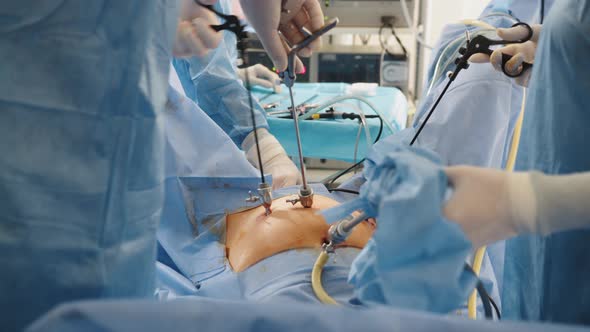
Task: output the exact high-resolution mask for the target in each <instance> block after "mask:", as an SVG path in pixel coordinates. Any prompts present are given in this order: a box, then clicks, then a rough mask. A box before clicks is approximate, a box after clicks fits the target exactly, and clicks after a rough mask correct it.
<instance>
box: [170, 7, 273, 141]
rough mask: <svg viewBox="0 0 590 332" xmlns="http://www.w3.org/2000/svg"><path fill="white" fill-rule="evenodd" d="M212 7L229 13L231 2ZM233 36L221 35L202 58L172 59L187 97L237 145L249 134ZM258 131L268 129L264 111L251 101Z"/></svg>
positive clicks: (249, 120)
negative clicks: (219, 41) (213, 46)
mask: <svg viewBox="0 0 590 332" xmlns="http://www.w3.org/2000/svg"><path fill="white" fill-rule="evenodd" d="M215 8H216V9H217V10H219V11H221V12H224V13H229V12H230V8H231V2H230V1H228V0H220V1H219V2H218V3H217V4H216V5H215ZM236 60H237V49H236V36H235V35H234V34H233V33H232V32H229V31H224V32H223V40H222V42H221V43H220V44H219V46H218V47H217V48H216V49H215V50H212V51H210V52H209V54H208V55H207V56H206V57H203V58H197V57H193V58H189V59H174V61H173V63H174V67H175V68H176V71H177V72H178V76H179V77H180V81H181V83H182V86H183V88H184V91H185V92H186V95H187V96H188V97H189V98H190V99H192V100H193V101H195V102H196V103H197V104H198V105H199V107H200V108H201V109H202V110H204V111H205V112H206V113H207V114H208V115H209V116H210V117H211V119H213V121H215V123H217V124H218V125H219V126H220V127H221V128H222V129H223V131H225V132H226V133H227V134H228V135H229V137H231V139H232V140H233V141H234V143H235V144H236V145H237V146H241V144H242V142H243V141H244V139H245V138H246V136H248V134H249V133H251V132H252V128H253V127H252V116H251V114H250V104H249V101H248V90H246V88H245V87H244V85H243V84H242V82H241V81H240V79H239V78H238V74H237V67H236ZM253 106H254V112H255V118H256V126H257V128H267V129H268V124H267V122H266V117H265V114H264V110H263V109H262V107H261V106H260V104H259V103H258V102H257V101H256V100H253Z"/></svg>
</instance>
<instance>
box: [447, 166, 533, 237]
mask: <svg viewBox="0 0 590 332" xmlns="http://www.w3.org/2000/svg"><path fill="white" fill-rule="evenodd" d="M445 172H446V174H447V176H448V181H449V183H450V185H451V186H452V187H453V195H452V196H451V198H450V199H449V201H448V202H447V203H446V204H445V206H444V208H443V213H444V215H445V216H446V218H447V219H449V220H450V221H453V222H456V223H458V224H459V225H460V226H461V228H462V229H463V231H464V232H465V234H466V235H467V237H468V238H469V239H470V240H471V241H472V242H473V245H474V247H476V248H477V247H480V246H482V245H487V244H490V243H494V242H496V241H499V240H504V239H507V238H509V237H512V236H515V235H517V234H521V233H532V232H535V230H536V225H535V220H536V211H537V209H536V205H537V203H536V198H535V194H534V191H533V186H532V185H531V180H530V176H529V173H510V172H504V171H499V170H493V169H486V168H479V167H470V166H454V167H449V168H446V169H445Z"/></svg>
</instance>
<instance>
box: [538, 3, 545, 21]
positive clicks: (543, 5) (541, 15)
mask: <svg viewBox="0 0 590 332" xmlns="http://www.w3.org/2000/svg"><path fill="white" fill-rule="evenodd" d="M544 20H545V0H541V13H540V17H539V22H540V23H541V24H543V21H544Z"/></svg>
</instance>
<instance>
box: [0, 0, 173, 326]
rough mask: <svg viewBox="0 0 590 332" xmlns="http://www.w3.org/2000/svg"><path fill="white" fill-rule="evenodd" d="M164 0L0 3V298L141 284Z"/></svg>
mask: <svg viewBox="0 0 590 332" xmlns="http://www.w3.org/2000/svg"><path fill="white" fill-rule="evenodd" d="M175 6H176V2H175V1H164V0H158V1H150V0H148V1H138V0H131V1H119V0H112V1H109V0H105V1H68V0H48V1H31V0H25V1H7V2H3V3H2V5H1V7H2V8H1V9H0V59H1V61H2V65H1V66H0V85H1V88H0V110H1V111H0V150H1V151H3V153H2V156H3V157H2V158H1V161H0V197H1V200H0V202H1V203H0V204H1V209H0V211H1V212H0V252H2V254H1V255H0V265H1V266H2V274H1V276H0V294H2V295H1V296H0V311H1V312H2V314H1V316H2V323H1V325H2V327H1V328H0V329H2V330H4V331H17V330H20V329H21V328H22V327H23V326H24V324H26V323H28V322H30V321H32V320H33V319H35V318H36V317H38V316H39V315H40V314H42V313H44V312H45V311H47V310H49V309H50V308H52V307H53V306H54V305H55V304H57V303H61V302H65V301H71V300H75V299H88V298H106V297H145V296H151V295H152V293H153V287H154V279H155V267H154V261H155V258H156V257H155V254H156V238H155V233H156V228H157V226H158V222H159V220H160V212H161V208H162V203H163V197H162V194H163V175H164V172H163V165H164V160H163V146H164V140H163V122H162V121H161V118H160V116H159V115H160V114H161V112H162V111H163V108H164V104H165V101H166V93H165V92H166V85H167V80H168V68H169V65H168V63H169V56H170V54H169V50H170V49H171V42H172V40H173V36H174V31H175V27H176V23H177V22H176V10H175Z"/></svg>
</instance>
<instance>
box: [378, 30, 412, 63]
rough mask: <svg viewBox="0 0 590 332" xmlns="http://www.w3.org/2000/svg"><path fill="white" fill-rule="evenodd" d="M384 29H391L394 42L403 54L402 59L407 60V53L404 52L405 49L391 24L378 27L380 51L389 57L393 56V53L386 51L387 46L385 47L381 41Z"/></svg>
mask: <svg viewBox="0 0 590 332" xmlns="http://www.w3.org/2000/svg"><path fill="white" fill-rule="evenodd" d="M385 28H391V34H392V35H393V37H394V38H395V40H396V41H397V43H398V44H399V46H400V47H401V48H402V52H403V53H404V58H406V59H407V58H408V51H407V50H406V47H405V46H404V44H403V43H402V41H401V39H400V38H399V36H398V35H397V33H396V32H395V29H394V28H393V25H391V24H382V25H381V27H379V44H380V45H381V49H382V50H383V51H384V52H385V53H387V54H389V55H391V56H394V54H393V53H391V52H389V50H388V49H387V45H385V42H384V41H383V29H385Z"/></svg>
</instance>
